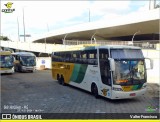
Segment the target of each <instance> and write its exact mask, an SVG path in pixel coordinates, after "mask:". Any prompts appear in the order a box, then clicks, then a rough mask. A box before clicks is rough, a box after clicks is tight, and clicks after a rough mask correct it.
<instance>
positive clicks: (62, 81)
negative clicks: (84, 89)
mask: <svg viewBox="0 0 160 122" xmlns="http://www.w3.org/2000/svg"><path fill="white" fill-rule="evenodd" d="M61 83H62V85H63V86H65V85H66V84H65V82H64V78H63V76H61Z"/></svg>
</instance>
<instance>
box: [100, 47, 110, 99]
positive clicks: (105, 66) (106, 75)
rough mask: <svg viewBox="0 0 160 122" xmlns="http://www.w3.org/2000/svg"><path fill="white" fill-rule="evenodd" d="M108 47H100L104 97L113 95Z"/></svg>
mask: <svg viewBox="0 0 160 122" xmlns="http://www.w3.org/2000/svg"><path fill="white" fill-rule="evenodd" d="M108 57H109V53H108V49H99V65H100V73H101V81H102V83H101V84H102V85H101V86H100V88H101V89H100V91H101V95H102V96H104V97H109V98H110V97H111V72H110V64H109V60H108Z"/></svg>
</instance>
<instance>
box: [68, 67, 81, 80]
mask: <svg viewBox="0 0 160 122" xmlns="http://www.w3.org/2000/svg"><path fill="white" fill-rule="evenodd" d="M80 67H81V65H80V64H75V65H74V69H73V71H72V75H71V78H70V81H76V79H77V77H78V73H79V70H80Z"/></svg>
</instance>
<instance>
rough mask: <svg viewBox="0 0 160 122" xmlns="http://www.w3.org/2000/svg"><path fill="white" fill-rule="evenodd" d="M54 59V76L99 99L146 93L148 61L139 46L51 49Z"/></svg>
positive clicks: (129, 96) (136, 95)
mask: <svg viewBox="0 0 160 122" xmlns="http://www.w3.org/2000/svg"><path fill="white" fill-rule="evenodd" d="M51 60H52V77H53V79H55V80H58V82H59V83H60V84H62V85H66V84H69V85H72V86H75V87H78V88H80V89H83V90H86V91H89V92H91V93H92V94H93V95H94V96H95V97H96V98H97V97H99V96H103V97H106V98H109V99H126V98H133V97H138V96H141V95H144V93H145V92H146V88H147V83H146V81H147V72H146V64H145V58H144V56H143V53H142V50H141V48H139V47H134V46H122V45H114V46H113V45H107V46H84V47H82V48H79V49H75V50H74V49H72V50H66V51H57V52H52V59H51ZM149 61H150V64H151V65H150V66H152V60H149Z"/></svg>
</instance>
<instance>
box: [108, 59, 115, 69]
mask: <svg viewBox="0 0 160 122" xmlns="http://www.w3.org/2000/svg"><path fill="white" fill-rule="evenodd" d="M108 60H109V62H110V69H111V70H110V71H113V72H114V71H115V61H114V59H113V58H108Z"/></svg>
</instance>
